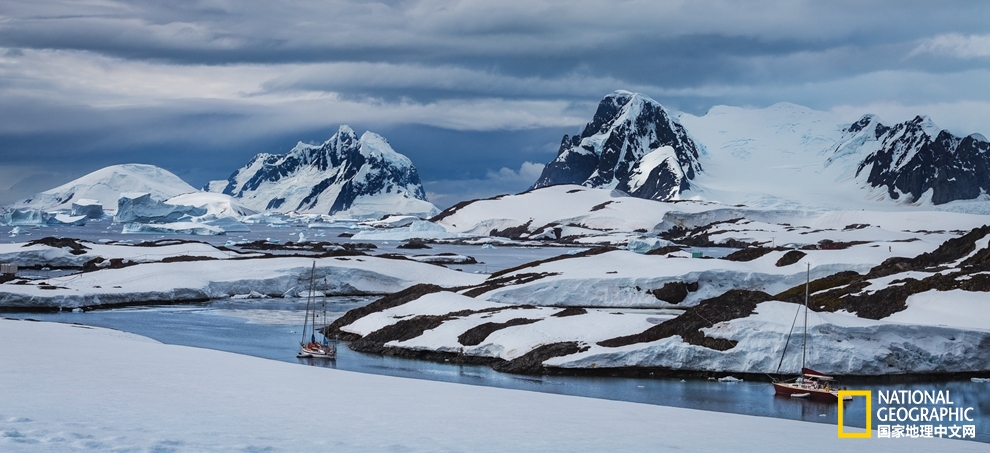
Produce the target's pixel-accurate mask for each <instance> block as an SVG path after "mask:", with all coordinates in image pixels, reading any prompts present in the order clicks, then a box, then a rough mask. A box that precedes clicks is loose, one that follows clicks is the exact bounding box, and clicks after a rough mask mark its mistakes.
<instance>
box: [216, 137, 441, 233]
mask: <svg viewBox="0 0 990 453" xmlns="http://www.w3.org/2000/svg"><path fill="white" fill-rule="evenodd" d="M204 189H205V190H209V191H211V192H222V193H224V194H227V195H231V196H233V197H235V198H237V199H239V200H240V201H241V202H242V203H243V204H244V205H246V206H248V207H250V208H252V209H256V210H258V211H269V210H270V211H277V212H289V211H295V212H311V213H320V214H336V215H339V216H349V217H380V216H381V215H383V214H413V215H419V216H422V217H428V216H431V215H435V214H436V213H438V212H439V210H438V209H437V208H436V206H434V205H433V204H432V203H430V202H429V201H427V200H426V192H425V191H424V190H423V186H422V184H421V183H420V180H419V174H418V173H417V171H416V167H414V166H413V164H412V161H410V160H409V158H407V157H406V156H404V155H402V154H399V153H397V152H395V150H393V149H392V147H391V146H390V145H389V144H388V141H386V140H385V138H383V137H382V136H380V135H378V134H375V133H373V132H365V133H364V134H362V135H361V137H360V138H358V137H357V134H355V133H354V131H353V130H352V129H351V128H350V127H348V126H340V129H339V130H338V131H337V133H336V134H334V135H333V136H332V137H330V139H329V140H327V141H326V142H325V143H323V144H322V145H308V144H305V143H299V144H298V145H296V147H295V148H292V150H291V151H289V152H288V153H287V154H266V153H263V154H258V155H257V156H255V158H254V159H252V160H251V161H250V162H249V163H248V164H247V165H245V166H244V167H242V168H241V169H239V170H237V171H236V172H234V174H233V175H231V176H230V178H229V179H227V181H213V182H211V183H210V184H208V185H207V187H205V188H204Z"/></svg>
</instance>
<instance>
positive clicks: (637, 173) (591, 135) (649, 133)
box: [533, 91, 701, 200]
mask: <svg viewBox="0 0 990 453" xmlns="http://www.w3.org/2000/svg"><path fill="white" fill-rule="evenodd" d="M665 147H667V148H665ZM647 155H650V157H649V158H647V159H644V157H645V156H647ZM700 171H701V165H700V164H699V163H698V147H697V146H696V145H695V143H694V142H693V141H692V140H691V138H690V137H689V136H688V134H687V132H686V131H685V130H684V128H683V127H682V126H681V125H680V124H679V123H677V122H676V121H674V120H673V119H671V118H670V116H669V114H668V113H667V111H666V110H664V108H663V106H661V105H660V104H659V103H657V102H656V101H654V100H653V99H650V98H649V97H646V96H644V95H641V94H637V93H629V92H624V91H617V92H615V93H613V94H611V95H609V96H606V97H605V98H604V99H602V101H601V103H599V104H598V110H597V111H596V112H595V116H594V118H593V119H592V121H591V122H590V123H588V124H587V126H585V128H584V131H583V132H582V133H581V135H576V136H573V137H570V136H567V135H565V136H564V138H563V140H561V144H560V150H559V151H558V152H557V158H556V159H554V160H553V161H552V162H550V163H549V164H547V166H546V167H545V168H544V170H543V173H542V174H541V175H540V178H539V179H538V180H537V181H536V184H534V185H533V188H539V187H546V186H551V185H556V184H582V185H585V186H588V187H601V188H616V189H619V190H622V191H625V192H628V193H630V194H631V195H633V196H636V197H641V198H650V199H657V200H667V199H671V198H674V197H676V196H677V195H678V194H679V193H680V192H681V191H684V190H687V189H688V188H690V181H691V180H692V179H694V177H695V175H696V174H697V172H700Z"/></svg>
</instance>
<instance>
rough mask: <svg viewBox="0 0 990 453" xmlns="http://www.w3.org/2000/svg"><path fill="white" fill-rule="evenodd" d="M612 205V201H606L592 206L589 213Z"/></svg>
mask: <svg viewBox="0 0 990 453" xmlns="http://www.w3.org/2000/svg"><path fill="white" fill-rule="evenodd" d="M612 203H615V202H614V201H612V200H609V201H606V202H604V203H599V204H596V205H594V206H592V207H591V212H594V211H600V210H602V209H605V206H608V205H610V204H612Z"/></svg>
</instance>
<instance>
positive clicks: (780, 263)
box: [775, 250, 807, 267]
mask: <svg viewBox="0 0 990 453" xmlns="http://www.w3.org/2000/svg"><path fill="white" fill-rule="evenodd" d="M805 255H807V253H804V252H802V251H800V250H791V251H789V252H787V253H785V254H784V256H782V257H780V259H779V260H777V263H776V264H775V266H777V267H784V266H790V265H792V264H794V263H796V262H798V261H801V258H804V257H805Z"/></svg>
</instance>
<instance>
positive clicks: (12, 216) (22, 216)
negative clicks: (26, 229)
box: [3, 208, 48, 226]
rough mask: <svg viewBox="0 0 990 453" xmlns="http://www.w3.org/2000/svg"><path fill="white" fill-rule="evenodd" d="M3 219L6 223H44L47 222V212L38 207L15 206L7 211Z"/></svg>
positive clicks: (11, 224) (12, 224)
mask: <svg viewBox="0 0 990 453" xmlns="http://www.w3.org/2000/svg"><path fill="white" fill-rule="evenodd" d="M3 219H4V221H5V222H7V225H10V226H15V225H44V224H46V223H48V213H47V212H45V211H42V210H40V209H32V208H15V209H11V210H10V211H7V213H6V214H4V216H3Z"/></svg>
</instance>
